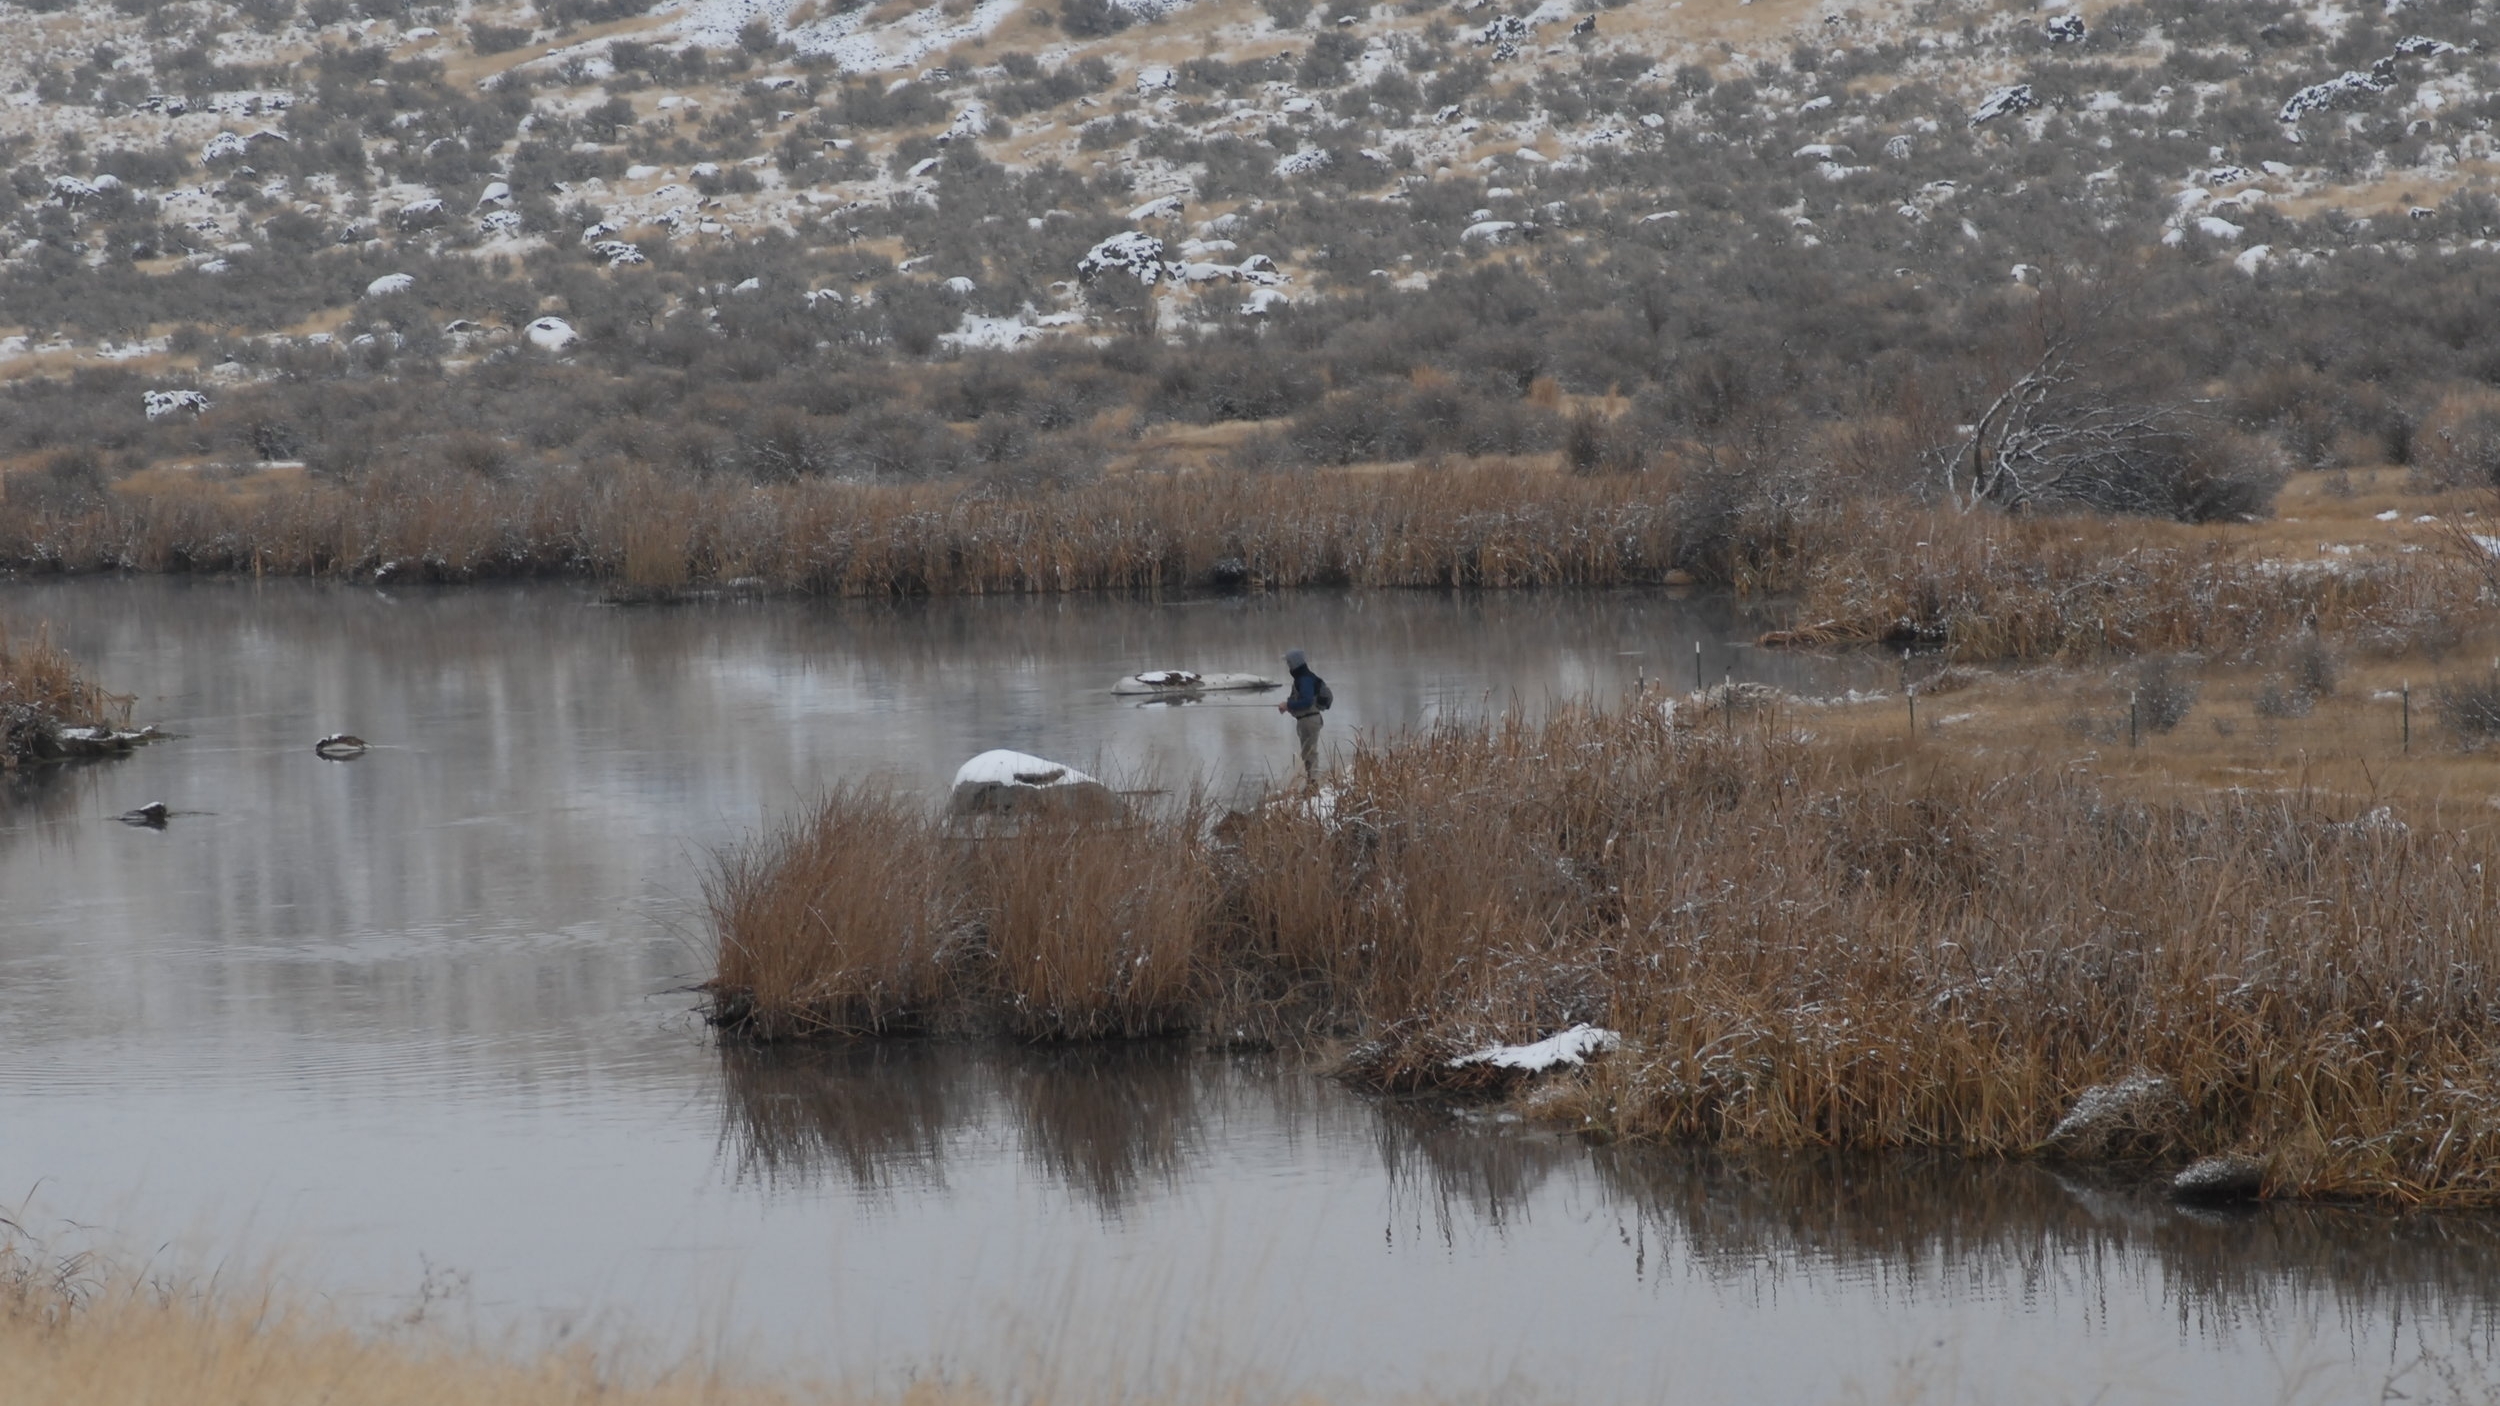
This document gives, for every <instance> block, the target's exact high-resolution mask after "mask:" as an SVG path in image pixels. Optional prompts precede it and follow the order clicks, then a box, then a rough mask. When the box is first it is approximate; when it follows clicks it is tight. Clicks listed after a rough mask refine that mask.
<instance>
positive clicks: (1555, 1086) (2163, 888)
mask: <svg viewBox="0 0 2500 1406" xmlns="http://www.w3.org/2000/svg"><path fill="white" fill-rule="evenodd" d="M2408 813H2409V814H2410V815H2411V818H2410V819H2408V818H2406V816H2405V815H2401V814H2399V813H2397V812H2396V811H2395V810H2393V809H2390V808H2388V807H2385V806H2379V807H2365V806H2359V805H2354V804H2351V803H2348V802H2343V801H2340V800H2337V799H2335V798H2334V797H2332V796H2330V795H2327V794H2325V793H2302V792H2297V791H2252V790H2231V791H2223V792H2207V791H2203V790H2192V791H2188V792H2185V793H2182V792H2181V791H2180V790H2178V789H2176V788H2170V789H2167V790H2165V791H2160V792H2155V793H2151V794H2143V793H2138V792H2136V791H2133V790H2131V789H2130V788H2128V787H2127V786H2125V785H2123V784H2121V783H2118V782H2115V781H2112V780H2110V779H2106V778H2102V777H2096V776H2093V775H2091V774H2088V773H2086V772H2082V771H2079V770H2078V769H2076V768H2073V767H2067V766H2049V765H2040V766H2035V767H2031V768H2028V769H2016V770H2011V771H2008V770H2006V769H2004V768H2001V767H1990V766H1982V765H1972V764H1971V763H1970V762H1969V761H1968V759H1966V758H1964V757H1962V756H1960V755H1959V754H1956V753H1952V752H1948V751H1944V750H1940V749H1939V750H1923V749H1921V748H1920V747H1919V746H1918V744H1917V743H1916V742H1915V741H1914V740H1912V739H1908V738H1904V737H1901V736H1899V735H1898V734H1895V735H1893V736H1891V737H1885V738H1875V737H1861V738H1817V737H1816V736H1815V735H1814V734H1813V733H1812V732H1811V731H1808V730H1806V728H1805V727H1803V726H1801V725H1800V724H1798V723H1797V722H1796V721H1795V720H1794V718H1793V717H1792V718H1791V719H1789V720H1787V721H1783V720H1782V718H1781V717H1780V715H1779V713H1778V711H1777V710H1776V709H1758V708H1755V709H1742V710H1739V709H1736V708H1733V707H1732V706H1729V705H1728V704H1727V703H1723V702H1713V701H1710V700H1679V699H1674V698H1670V697H1668V696H1666V695H1663V694H1660V693H1657V692H1655V691H1651V692H1646V693H1643V694H1641V695H1638V696H1635V697H1633V698H1630V699H1628V700H1626V701H1624V702H1623V703H1622V704H1620V705H1619V706H1615V707H1612V708H1606V709H1589V710H1581V711H1572V712H1566V713H1564V714H1562V715H1559V716H1557V717H1555V718H1553V719H1552V720H1551V721H1548V722H1545V723H1542V724H1529V723H1525V722H1522V721H1519V720H1518V719H1517V718H1515V717H1513V718H1508V719H1504V720H1501V721H1498V722H1491V723H1477V724H1466V723H1447V724H1443V725H1441V726H1438V727H1436V728H1435V729H1433V730H1431V731H1429V732H1427V733H1424V734H1421V735H1418V736H1414V737H1411V738H1406V739H1401V740H1397V741H1394V742H1391V743H1388V744H1386V745H1377V746H1374V745H1365V746H1363V747H1361V748H1358V750H1357V752H1356V754H1355V756H1354V758H1353V761H1352V764H1351V765H1350V767H1348V768H1347V769H1346V770H1345V771H1344V772H1343V773H1342V774H1341V775H1340V776H1339V777H1338V778H1337V779H1336V780H1335V781H1333V782H1332V783H1331V784H1330V785H1329V786H1328V787H1327V788H1326V789H1324V790H1321V791H1318V792H1315V793H1301V794H1290V795H1285V796H1280V797H1278V798H1275V799H1273V800H1271V801H1269V802H1267V803H1264V804H1261V805H1258V806H1255V807H1253V808H1251V809H1247V810H1242V811H1236V812H1230V813H1218V812H1217V810H1216V809H1215V808H1213V807H1211V806H1210V805H1209V804H1207V803H1206V802H1204V801H1200V800H1190V801H1183V802H1175V803H1173V804H1171V805H1169V806H1166V807H1164V808H1161V809H1152V810H1147V811H1140V812H1137V813H1133V814H1130V815H1127V816H1123V817H1117V818H1111V819H1102V818H1082V817H1051V816H1048V815H1038V816H1034V817H1029V818H1027V819H1025V820H1023V821H1021V822H1020V823H1017V824H1014V825H1009V826H976V827H967V826H963V825H959V824H948V823H942V822H940V821H939V820H937V819H936V818H934V817H932V816H929V815H927V814H926V813H925V812H924V811H923V810H921V809H920V808H919V807H918V806H917V804H916V803H912V802H907V801H904V800H901V799H898V798H896V797H894V796H891V795H885V794H880V793H875V792H864V791H845V792H840V793H836V794H835V795H833V796H831V797H829V798H827V799H826V800H825V801H824V802H823V803H822V805H821V806H820V807H819V808H817V809H816V810H814V811H813V812H811V813H810V814H808V815H806V816H804V817H801V818H800V820H799V821H798V822H796V823H795V824H794V825H792V826H790V827H788V828H785V829H784V830H782V831H780V832H777V833H775V834H773V835H771V836H768V837H766V838H765V839H763V840H761V841H759V842H758V844H757V845H756V846H755V847H754V848H752V849H750V850H749V851H746V852H744V853H739V854H735V855H732V856H730V857H728V858H727V859H725V860H724V862H723V864H722V867H721V868H720V870H719V872H718V875H717V877H716V881H715V883H714V885H713V889H712V912H713V920H714V927H715V932H716V935H717V938H718V942H719V951H720V957H719V967H718V972H717V975H716V976H715V978H714V980H713V982H712V984H711V987H710V991H711V994H712V1007H713V1018H714V1019H715V1021H716V1022H717V1023H719V1024H721V1025H723V1026H724V1027H725V1028H726V1029H727V1030H728V1031H730V1032H731V1033H733V1034H735V1035H740V1036H744V1037H747V1038H752V1039H758V1040H776V1039H785V1038H791V1037H803V1036H818V1035H829V1034H831V1035H855V1036H856V1035H878V1034H893V1033H901V1032H908V1031H925V1030H945V1029H954V1030H958V1031H966V1030H987V1031H997V1032H1003V1033H1006V1034H1010V1035H1013V1036H1016V1037H1020V1038H1023V1039H1027V1040H1045V1041H1047V1040H1071V1039H1091V1038H1101V1037H1107V1036H1109V1037H1119V1036H1139V1035H1151V1034H1179V1033H1187V1034H1190V1035H1193V1036H1195V1037H1198V1038H1200V1039H1204V1040H1210V1041H1213V1042H1216V1043H1219V1044H1229V1043H1238V1042H1242V1041H1262V1042H1264V1041H1275V1042H1281V1043H1285V1044H1288V1045H1291V1046H1294V1047H1298V1048H1314V1049H1330V1050H1334V1051H1336V1054H1335V1056H1334V1058H1335V1060H1336V1062H1337V1064H1338V1067H1339V1068H1340V1070H1341V1072H1342V1073H1343V1074H1344V1075H1345V1076H1346V1077H1348V1078H1350V1079H1353V1080H1355V1081H1357V1082H1358V1083H1361V1084H1363V1085H1365V1086H1369V1087H1376V1088H1381V1089H1387V1090H1434V1091H1442V1092H1457V1093H1468V1092H1495V1093H1500V1092H1514V1093H1515V1092H1520V1091H1521V1086H1522V1084H1523V1083H1524V1082H1526V1081H1527V1079H1528V1076H1526V1075H1523V1074H1522V1073H1520V1071H1519V1070H1518V1068H1517V1067H1516V1064H1515V1062H1506V1061H1503V1060H1499V1059H1487V1058H1481V1057H1474V1058H1471V1056H1479V1055H1481V1053H1482V1052H1484V1051H1486V1050H1487V1049H1488V1048H1489V1047H1493V1046H1501V1045H1519V1044H1528V1043H1530V1042H1534V1041H1537V1040H1539V1039H1541V1038H1543V1037H1547V1036H1551V1035H1554V1034H1557V1033H1559V1032H1567V1031H1572V1030H1573V1029H1574V1027H1579V1026H1582V1025H1588V1026H1594V1027H1596V1029H1597V1031H1602V1032H1613V1033H1614V1035H1615V1036H1616V1037H1618V1038H1619V1041H1620V1044H1619V1047H1618V1046H1615V1045H1613V1044H1611V1043H1609V1042H1608V1041H1605V1040H1600V1039H1596V1038H1595V1037H1594V1035H1593V1034H1592V1035H1589V1036H1586V1037H1584V1043H1583V1044H1582V1046H1581V1047H1580V1050H1579V1052H1581V1053H1584V1054H1585V1055H1586V1059H1585V1065H1584V1067H1583V1066H1579V1065H1575V1066H1574V1067H1573V1068H1572V1069H1570V1070H1569V1071H1566V1072H1560V1073H1556V1074H1550V1075H1547V1076H1545V1077H1544V1078H1543V1079H1542V1080H1540V1081H1537V1082H1536V1083H1535V1084H1534V1086H1533V1087H1532V1088H1531V1089H1529V1090H1528V1091H1527V1097H1528V1100H1529V1103H1530V1106H1531V1107H1532V1108H1533V1109H1534V1110H1535V1111H1536V1112H1538V1113H1539V1114H1540V1115H1541V1116H1544V1117H1546V1118H1548V1119H1552V1120H1555V1121H1559V1122H1561V1123H1563V1124H1565V1125H1567V1126H1573V1127H1577V1128H1579V1129H1580V1130H1581V1131H1583V1132H1585V1133H1589V1134H1591V1135H1597V1136H1603V1137H1619V1138H1633V1139H1647V1140H1656V1141H1669V1142H1699V1143H1703V1144H1710V1145H1734V1146H1742V1147H1748V1148H1757V1149H1760V1148H1773V1149H1805V1148H1842V1149H1853V1150H1867V1149H1904V1148H1925V1149H1934V1150H1939V1151H1944V1152H1949V1153H1954V1154H1959V1155H1990V1156H2020V1155H2032V1154H2046V1155H2067V1156H2076V1157H2086V1158H2100V1157H2122V1158H2135V1159H2144V1160H2147V1161H2150V1162H2153V1163H2156V1164H2158V1163H2162V1162H2165V1161H2180V1162H2184V1161H2186V1160H2189V1159H2192V1158H2197V1157H2203V1156H2207V1155H2211V1154H2226V1153H2228V1154H2238V1155H2241V1156H2245V1157H2247V1158H2250V1159H2252V1160H2253V1162H2254V1163H2255V1164H2256V1165H2257V1166H2258V1167H2260V1168H2262V1178H2263V1185H2264V1186H2265V1187H2266V1188H2267V1189H2269V1190H2270V1191H2272V1192H2273V1193H2275V1194H2282V1195H2298V1196H2318V1197H2354V1198H2366V1199H2375V1200H2387V1201H2397V1202H2406V1203H2446V1204H2477V1205H2483V1204H2490V1203H2492V1202H2494V1201H2495V1200H2500V1111H2496V1110H2500V1084H2495V1082H2494V1080H2493V1077H2492V1074H2491V1071H2492V1069H2493V1068H2494V1067H2495V1064H2494V1058H2495V1055H2500V1049H2495V1047H2494V1045H2493V1041H2492V1034H2491V1032H2492V1028H2493V1027H2492V1022H2491V1019H2490V1013H2489V1011H2488V1009H2487V1006H2488V1000H2487V996H2488V987H2489V979H2490V973H2491V972H2492V971H2493V969H2494V967H2495V964H2500V952H2495V951H2494V950H2493V938H2492V934H2493V933H2494V931H2495V930H2500V929H2495V925H2494V919H2495V914H2494V913H2493V912H2492V898H2491V895H2490V893H2489V892H2488V886H2487V885H2485V884H2484V883H2483V880H2482V877H2481V875H2482V873H2483V872H2484V869H2485V867H2486V866H2500V848H2496V847H2495V845H2494V842H2493V840H2492V837H2491V834H2490V831H2489V829H2488V827H2478V826H2461V825H2458V824H2457V823H2455V818H2454V817H2443V816H2442V815H2440V814H2439V813H2438V810H2437V807H2435V806H2424V807H2422V808H2420V809H2419V810H2410V808H2409V810H2408ZM871 894H873V895H876V896H877V897H876V899H875V901H874V902H873V903H870V902H866V901H864V900H863V897H862V896H863V895H871ZM2130 1080H2134V1081H2137V1082H2136V1083H2135V1084H2132V1085H2131V1084H2129V1082H2128V1081H2130ZM2105 1086H2115V1087H2119V1088H2122V1089H2124V1088H2137V1087H2140V1088H2142V1089H2145V1090H2150V1091H2152V1092H2151V1094H2150V1095H2148V1096H2147V1098H2146V1099H2145V1100H2143V1101H2142V1102H2143V1106H2141V1107H2134V1106H2127V1107H2125V1108H2124V1109H2123V1116H2121V1117H2120V1118H2119V1119H2118V1121H2117V1123H2116V1126H2115V1128H2114V1129H2108V1128H2104V1129H2101V1130H2099V1131H2096V1132H2094V1133H2093V1134H2092V1136H2091V1137H2089V1138H2079V1137H2078V1135H2077V1134H2076V1133H2075V1131H2074V1129H2073V1125H2071V1124H2069V1123H2068V1119H2069V1114H2070V1110H2072V1109H2074V1108H2075V1107H2076V1106H2077V1104H2078V1100H2081V1099H2084V1098H2085V1096H2086V1095H2087V1094H2088V1093H2089V1092H2090V1091H2092V1090H2094V1089H2096V1088H2103V1087H2105ZM2107 1099H2108V1096H2106V1095H2105V1096H2104V1101H2107ZM2121 1102H2122V1103H2123V1101H2121ZM2087 1121H2088V1120H2087ZM2062 1125H2064V1126H2062Z"/></svg>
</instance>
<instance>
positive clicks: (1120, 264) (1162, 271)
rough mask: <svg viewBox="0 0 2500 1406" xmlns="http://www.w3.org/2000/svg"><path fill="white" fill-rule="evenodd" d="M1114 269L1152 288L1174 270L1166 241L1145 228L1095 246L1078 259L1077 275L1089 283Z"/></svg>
mask: <svg viewBox="0 0 2500 1406" xmlns="http://www.w3.org/2000/svg"><path fill="white" fill-rule="evenodd" d="M1113 272H1118V273H1125V274H1127V275H1128V276H1129V277H1131V278H1134V279H1136V280H1137V281H1138V282H1140V283H1143V284H1145V285H1147V286H1148V287H1153V286H1154V285H1155V284H1158V283H1161V282H1162V281H1163V280H1164V277H1165V276H1166V275H1167V274H1169V273H1170V272H1171V270H1170V268H1169V266H1168V265H1166V264H1165V262H1164V257H1163V241H1162V240H1160V239H1157V238H1155V237H1154V236H1153V235H1151V234H1148V233H1146V232H1145V231H1143V230H1129V231H1127V232H1125V233H1122V234H1115V235H1113V236H1111V237H1110V238H1109V239H1106V240H1104V241H1103V242H1101V243H1100V244H1097V245H1095V246H1094V247H1093V248H1091V249H1089V250H1087V251H1085V257H1084V258H1082V259H1079V260H1077V261H1076V276H1077V277H1078V278H1080V279H1084V280H1086V281H1089V282H1090V281H1092V280H1093V279H1096V278H1100V277H1102V276H1103V275H1104V274H1107V273H1113Z"/></svg>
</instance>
